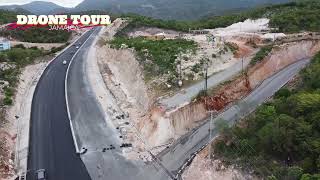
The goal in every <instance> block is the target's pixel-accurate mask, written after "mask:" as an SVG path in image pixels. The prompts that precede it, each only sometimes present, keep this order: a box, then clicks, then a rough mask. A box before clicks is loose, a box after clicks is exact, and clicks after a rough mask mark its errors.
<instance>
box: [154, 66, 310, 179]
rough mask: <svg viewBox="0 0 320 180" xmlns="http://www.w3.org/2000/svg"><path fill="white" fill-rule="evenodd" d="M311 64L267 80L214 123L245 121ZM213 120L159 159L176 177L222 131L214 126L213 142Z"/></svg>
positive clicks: (293, 67) (282, 71)
mask: <svg viewBox="0 0 320 180" xmlns="http://www.w3.org/2000/svg"><path fill="white" fill-rule="evenodd" d="M308 62H309V60H300V61H298V62H296V63H294V64H291V65H289V66H288V67H286V68H285V69H283V70H281V71H280V72H278V73H276V74H275V75H273V76H271V77H270V78H268V79H266V80H265V81H264V82H263V83H262V84H261V85H260V86H259V87H258V88H256V89H255V90H254V91H253V92H252V93H250V94H249V95H248V96H247V97H246V98H244V99H242V100H240V101H239V102H238V103H236V104H235V105H233V106H231V107H230V108H228V109H226V110H225V111H224V112H223V113H221V114H219V115H218V116H217V117H215V118H214V119H213V122H214V121H216V120H218V119H223V120H225V121H227V122H228V124H229V125H233V124H234V123H235V122H236V120H238V119H241V118H243V117H245V116H247V115H248V114H250V113H251V112H253V111H254V110H255V109H256V108H257V107H258V106H259V105H261V104H262V103H263V102H264V101H266V100H267V99H268V98H269V97H271V96H272V95H273V94H274V93H275V92H277V91H278V90H279V89H280V88H281V87H282V86H284V85H285V84H286V83H287V82H288V81H289V80H290V79H292V78H293V77H294V76H295V75H296V74H297V73H298V72H299V71H300V70H301V69H302V68H303V67H304V66H305V65H306V64H307V63H308ZM209 123H210V121H209V119H208V120H207V121H206V123H205V124H203V125H202V126H200V127H199V128H197V129H195V130H193V131H191V132H189V133H188V134H186V135H184V136H183V137H181V138H180V139H178V140H177V141H176V142H175V143H174V144H173V145H172V146H171V147H170V148H168V149H166V150H164V151H163V152H161V153H160V154H158V158H159V159H160V160H161V162H162V164H163V165H164V166H165V167H166V168H167V169H168V170H170V171H171V172H172V173H173V174H177V173H178V172H179V170H180V169H181V167H182V166H183V165H184V164H186V163H187V161H188V160H189V159H192V156H193V154H194V153H196V152H197V151H198V150H199V149H200V148H201V147H203V146H205V145H206V144H208V142H209V141H212V139H214V138H215V137H217V135H218V130H217V129H215V128H214V123H213V124H212V126H211V127H212V129H213V130H212V139H209Z"/></svg>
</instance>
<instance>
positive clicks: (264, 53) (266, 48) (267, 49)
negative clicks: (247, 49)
mask: <svg viewBox="0 0 320 180" xmlns="http://www.w3.org/2000/svg"><path fill="white" fill-rule="evenodd" d="M272 49H273V45H267V46H264V47H262V48H261V49H260V50H259V51H258V52H257V54H256V55H255V56H254V57H253V58H252V60H251V62H250V65H255V64H256V63H258V62H260V61H262V60H263V58H265V57H266V56H267V55H268V54H269V53H270V52H271V51H272Z"/></svg>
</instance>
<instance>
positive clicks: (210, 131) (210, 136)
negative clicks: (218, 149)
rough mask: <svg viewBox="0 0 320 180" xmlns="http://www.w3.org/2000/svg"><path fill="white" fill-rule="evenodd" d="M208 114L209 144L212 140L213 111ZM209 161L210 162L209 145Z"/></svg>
mask: <svg viewBox="0 0 320 180" xmlns="http://www.w3.org/2000/svg"><path fill="white" fill-rule="evenodd" d="M209 112H210V123H209V142H210V141H211V138H212V119H213V118H212V117H213V115H212V114H213V111H212V110H211V111H209ZM209 159H210V160H211V144H210V143H209Z"/></svg>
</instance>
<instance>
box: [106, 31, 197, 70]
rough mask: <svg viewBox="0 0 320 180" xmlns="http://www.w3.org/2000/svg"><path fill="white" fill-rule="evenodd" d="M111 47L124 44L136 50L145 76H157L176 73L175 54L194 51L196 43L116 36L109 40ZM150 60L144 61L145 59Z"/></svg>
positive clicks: (182, 40)
mask: <svg viewBox="0 0 320 180" xmlns="http://www.w3.org/2000/svg"><path fill="white" fill-rule="evenodd" d="M110 44H111V46H112V47H113V48H121V47H122V46H123V44H125V45H126V46H127V47H129V48H134V49H135V50H136V51H137V54H138V56H139V60H140V61H141V64H143V65H144V69H145V72H146V73H147V76H157V75H162V74H167V73H168V72H170V73H172V74H176V63H177V62H176V58H177V55H178V54H180V53H183V52H186V51H187V50H191V51H193V52H195V50H196V47H197V45H196V43H195V42H194V41H188V40H184V39H175V40H171V39H170V40H158V41H157V40H149V39H145V38H142V37H138V38H125V37H117V38H114V39H113V40H112V41H111V42H110ZM147 59H148V60H151V62H150V61H146V60H147Z"/></svg>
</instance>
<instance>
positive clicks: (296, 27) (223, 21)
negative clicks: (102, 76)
mask: <svg viewBox="0 0 320 180" xmlns="http://www.w3.org/2000/svg"><path fill="white" fill-rule="evenodd" d="M123 17H129V18H130V23H129V25H128V26H127V27H126V28H124V29H123V30H122V31H120V32H119V33H118V35H124V34H125V33H126V32H128V31H131V30H132V29H133V28H136V27H141V26H146V27H158V28H165V29H172V30H177V31H184V32H187V31H189V30H190V29H191V30H193V29H206V28H209V29H212V28H218V27H226V26H229V25H231V24H233V23H236V22H239V21H244V20H245V19H248V18H250V19H257V18H261V17H266V18H270V26H271V27H272V28H275V31H277V29H278V31H280V32H289V33H293V32H299V31H303V30H307V31H319V30H320V21H319V19H320V1H317V0H301V1H297V2H290V3H285V4H280V5H270V6H266V7H260V8H256V9H253V10H248V11H246V12H242V13H236V14H229V15H224V16H213V17H209V18H205V19H202V20H199V21H175V20H161V19H153V18H150V17H144V16H139V15H134V14H129V15H125V16H123Z"/></svg>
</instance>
